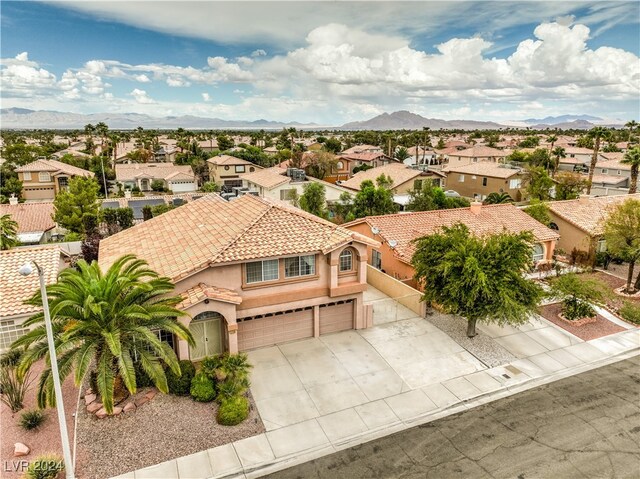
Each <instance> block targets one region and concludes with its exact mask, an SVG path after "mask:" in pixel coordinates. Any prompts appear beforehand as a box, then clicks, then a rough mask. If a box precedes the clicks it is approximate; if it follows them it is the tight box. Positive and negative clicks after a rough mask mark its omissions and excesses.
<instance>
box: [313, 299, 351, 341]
mask: <svg viewBox="0 0 640 479" xmlns="http://www.w3.org/2000/svg"><path fill="white" fill-rule="evenodd" d="M353 319H354V301H353V300H352V299H351V300H348V301H338V302H336V303H329V304H323V305H321V306H320V334H321V335H322V334H327V333H336V332H338V331H347V330H349V329H353Z"/></svg>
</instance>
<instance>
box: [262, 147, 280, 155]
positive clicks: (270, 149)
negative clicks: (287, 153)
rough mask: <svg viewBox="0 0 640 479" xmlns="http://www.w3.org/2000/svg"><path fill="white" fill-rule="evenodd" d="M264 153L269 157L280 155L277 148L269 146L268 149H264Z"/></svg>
mask: <svg viewBox="0 0 640 479" xmlns="http://www.w3.org/2000/svg"><path fill="white" fill-rule="evenodd" d="M262 151H263V152H264V153H266V154H267V155H275V154H277V153H278V149H277V148H276V147H275V146H268V147H266V148H263V149H262Z"/></svg>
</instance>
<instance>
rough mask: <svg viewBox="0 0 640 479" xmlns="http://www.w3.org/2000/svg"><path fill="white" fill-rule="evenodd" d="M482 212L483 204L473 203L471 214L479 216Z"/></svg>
mask: <svg viewBox="0 0 640 479" xmlns="http://www.w3.org/2000/svg"><path fill="white" fill-rule="evenodd" d="M481 211H482V203H480V202H479V201H473V202H472V203H471V212H472V213H473V214H474V215H479V214H480V212H481Z"/></svg>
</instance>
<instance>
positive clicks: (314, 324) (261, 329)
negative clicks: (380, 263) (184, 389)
mask: <svg viewBox="0 0 640 479" xmlns="http://www.w3.org/2000/svg"><path fill="white" fill-rule="evenodd" d="M178 231H179V232H180V234H176V232H178ZM367 247H378V242H377V241H374V240H370V239H368V238H366V237H364V236H362V235H359V234H357V233H354V232H352V231H349V230H347V229H345V228H343V227H341V226H337V225H335V224H333V223H330V222H328V221H325V220H322V219H320V218H318V217H316V216H313V215H310V214H308V213H305V212H304V211H301V210H298V209H296V208H291V207H288V206H284V205H280V204H275V203H272V202H270V201H266V200H263V199H260V198H257V197H255V196H252V195H245V196H242V197H240V198H238V199H236V200H234V201H229V202H227V201H224V200H222V199H221V198H220V197H218V196H207V197H204V198H201V199H199V200H197V201H194V202H191V203H188V204H186V205H184V206H182V207H180V208H177V209H175V210H172V211H169V212H167V213H165V214H163V215H161V216H159V217H157V218H153V219H152V220H149V221H146V222H144V223H142V224H139V225H136V226H134V227H133V228H130V229H127V230H125V231H122V232H120V233H117V234H115V235H113V236H110V237H108V238H105V239H103V240H102V241H101V243H100V258H99V262H100V265H101V267H102V268H108V267H109V266H110V265H111V264H113V262H114V261H115V260H116V259H117V258H119V257H120V256H122V255H123V254H126V253H129V252H131V251H135V252H136V254H137V255H138V256H139V257H140V258H143V259H145V260H147V261H148V262H149V266H150V267H151V269H153V270H155V271H157V272H158V273H159V274H160V275H162V276H167V277H169V278H170V279H171V281H173V283H174V284H175V294H176V295H180V296H182V302H181V303H180V304H179V305H178V308H179V309H181V310H182V311H184V313H185V315H184V316H182V317H180V318H179V320H180V321H181V322H182V323H183V324H185V325H186V326H188V327H189V329H190V330H191V332H192V334H193V336H194V339H195V342H196V344H195V346H193V347H189V346H188V345H187V343H186V342H185V341H179V342H176V340H175V338H174V337H173V336H169V335H167V336H166V337H165V338H163V339H165V340H166V341H167V342H169V343H170V344H171V346H172V347H174V348H175V349H176V350H177V352H178V355H179V357H180V358H181V359H191V360H196V361H197V360H200V359H202V358H203V357H205V356H209V355H212V354H217V353H220V352H222V351H225V350H227V351H229V352H231V353H235V352H238V351H245V350H249V349H254V348H259V347H263V346H271V345H274V344H278V343H282V342H285V341H291V340H296V339H302V338H310V337H317V336H320V335H323V334H327V333H332V332H336V331H342V330H348V329H354V328H355V329H359V328H365V327H367V326H370V325H371V324H372V310H371V308H370V307H367V306H365V305H364V304H363V296H362V293H363V291H365V290H366V289H367V278H366V274H367V267H366V263H367Z"/></svg>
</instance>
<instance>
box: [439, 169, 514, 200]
mask: <svg viewBox="0 0 640 479" xmlns="http://www.w3.org/2000/svg"><path fill="white" fill-rule="evenodd" d="M442 171H443V172H445V173H446V174H447V188H448V189H450V190H454V191H456V192H457V193H458V194H459V195H460V196H465V197H467V198H471V199H475V200H479V201H482V200H484V199H485V198H486V197H487V196H488V195H489V194H490V193H508V194H509V196H511V198H512V199H513V200H514V201H522V199H523V197H524V194H525V190H526V188H525V186H524V181H523V180H524V174H523V172H522V170H520V169H519V168H515V167H509V166H508V165H502V164H498V163H493V162H489V161H482V162H479V163H469V164H467V165H461V166H456V167H451V166H447V167H445V168H444V169H443V170H442Z"/></svg>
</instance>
